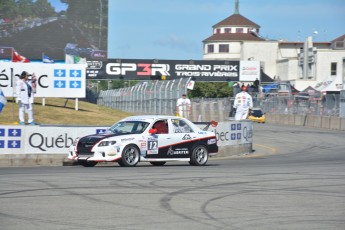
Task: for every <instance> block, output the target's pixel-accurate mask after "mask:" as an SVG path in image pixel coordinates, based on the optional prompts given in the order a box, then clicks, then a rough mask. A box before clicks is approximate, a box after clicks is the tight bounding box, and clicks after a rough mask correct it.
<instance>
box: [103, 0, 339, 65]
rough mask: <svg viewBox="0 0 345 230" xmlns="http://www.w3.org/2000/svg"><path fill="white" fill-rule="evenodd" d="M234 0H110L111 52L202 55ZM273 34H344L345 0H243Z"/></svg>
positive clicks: (247, 13) (319, 37)
mask: <svg viewBox="0 0 345 230" xmlns="http://www.w3.org/2000/svg"><path fill="white" fill-rule="evenodd" d="M234 2H235V0H109V41H108V51H109V53H108V57H109V58H129V59H155V58H157V59H181V60H189V59H194V60H198V59H202V54H203V49H202V41H203V40H204V39H206V38H208V37H209V36H211V35H212V26H213V25H215V24H216V23H218V22H220V21H222V20H223V19H225V18H227V17H229V16H230V15H232V14H233V13H234V8H235V7H234V5H235V4H234ZM240 14H241V15H242V16H244V17H246V18H248V19H249V20H251V21H253V22H255V23H256V24H258V25H260V26H261V29H260V34H261V36H263V37H265V38H268V39H285V40H288V41H304V40H305V38H306V37H307V36H314V40H315V41H331V40H333V39H335V38H337V37H339V36H341V35H343V34H345V24H344V21H345V0H304V1H303V0H240Z"/></svg>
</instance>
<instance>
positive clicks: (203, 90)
mask: <svg viewBox="0 0 345 230" xmlns="http://www.w3.org/2000/svg"><path fill="white" fill-rule="evenodd" d="M232 94H233V91H232V87H229V86H228V82H196V83H195V86H194V90H191V91H190V92H189V93H188V95H189V97H191V98H202V97H204V98H224V97H231V96H232Z"/></svg>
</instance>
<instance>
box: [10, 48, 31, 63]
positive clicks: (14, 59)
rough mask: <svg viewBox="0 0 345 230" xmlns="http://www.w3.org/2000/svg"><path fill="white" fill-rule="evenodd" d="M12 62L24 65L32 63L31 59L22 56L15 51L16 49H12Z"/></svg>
mask: <svg viewBox="0 0 345 230" xmlns="http://www.w3.org/2000/svg"><path fill="white" fill-rule="evenodd" d="M12 62H24V63H28V62H30V60H29V59H27V58H26V57H24V56H22V55H20V54H19V53H18V52H17V51H15V50H14V49H12Z"/></svg>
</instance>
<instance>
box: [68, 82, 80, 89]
mask: <svg viewBox="0 0 345 230" xmlns="http://www.w3.org/2000/svg"><path fill="white" fill-rule="evenodd" d="M69 87H70V88H74V89H80V88H81V81H70V82H69Z"/></svg>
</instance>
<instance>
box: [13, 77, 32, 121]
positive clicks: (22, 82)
mask: <svg viewBox="0 0 345 230" xmlns="http://www.w3.org/2000/svg"><path fill="white" fill-rule="evenodd" d="M19 78H20V79H19V80H18V81H17V82H16V95H17V101H18V103H19V122H20V124H21V125H25V112H26V113H27V114H28V123H29V124H30V125H35V123H34V113H33V103H34V89H33V87H32V81H29V80H28V73H27V72H25V71H23V72H22V74H21V75H20V77H19Z"/></svg>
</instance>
